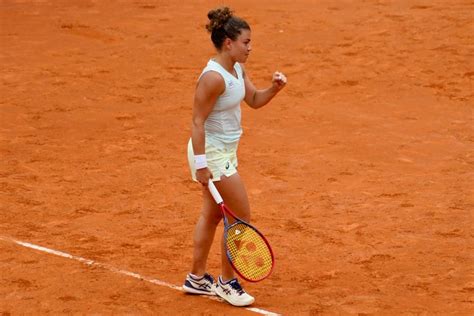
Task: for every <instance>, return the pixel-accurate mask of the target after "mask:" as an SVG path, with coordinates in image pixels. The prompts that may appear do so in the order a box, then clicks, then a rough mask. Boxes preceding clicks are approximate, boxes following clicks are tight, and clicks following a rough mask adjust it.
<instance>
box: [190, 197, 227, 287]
mask: <svg viewBox="0 0 474 316" xmlns="http://www.w3.org/2000/svg"><path fill="white" fill-rule="evenodd" d="M221 219H222V215H221V212H220V209H219V208H218V207H217V205H216V203H215V202H214V199H213V198H212V196H211V194H210V193H209V190H207V188H203V208H202V212H201V215H200V216H199V219H198V222H197V224H196V227H195V229H194V251H193V263H192V269H191V273H189V274H188V275H187V276H186V280H185V281H184V285H183V290H184V291H185V292H187V293H193V294H206V295H214V294H215V293H214V292H215V285H214V278H213V277H212V276H211V275H210V274H208V273H206V264H207V258H208V256H209V250H210V248H211V245H212V242H213V241H214V235H215V232H216V227H217V225H218V224H219V222H220V220H221Z"/></svg>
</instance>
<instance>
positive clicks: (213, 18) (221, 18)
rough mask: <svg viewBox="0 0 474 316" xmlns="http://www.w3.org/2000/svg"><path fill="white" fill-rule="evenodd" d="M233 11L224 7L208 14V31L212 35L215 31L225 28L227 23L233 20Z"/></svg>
mask: <svg viewBox="0 0 474 316" xmlns="http://www.w3.org/2000/svg"><path fill="white" fill-rule="evenodd" d="M232 13H233V12H232V11H231V10H230V9H229V8H228V7H222V8H218V9H214V10H211V11H209V12H208V13H207V17H208V18H209V24H208V25H206V29H207V30H208V31H209V32H211V33H212V31H213V30H216V29H219V28H221V27H223V26H224V25H225V24H226V23H227V21H229V20H230V18H232Z"/></svg>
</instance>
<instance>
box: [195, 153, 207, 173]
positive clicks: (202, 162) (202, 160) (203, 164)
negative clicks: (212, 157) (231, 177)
mask: <svg viewBox="0 0 474 316" xmlns="http://www.w3.org/2000/svg"><path fill="white" fill-rule="evenodd" d="M194 166H195V167H196V170H198V169H204V168H207V160H206V155H194Z"/></svg>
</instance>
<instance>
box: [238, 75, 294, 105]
mask: <svg viewBox="0 0 474 316" xmlns="http://www.w3.org/2000/svg"><path fill="white" fill-rule="evenodd" d="M244 81H245V98H244V100H245V103H247V104H248V105H249V106H250V107H252V108H254V109H258V108H260V107H262V106H264V105H265V104H267V103H268V102H270V100H271V99H272V98H273V97H274V96H275V95H277V93H278V92H279V91H280V90H281V89H283V88H284V87H285V85H286V82H287V79H286V76H285V75H284V74H283V73H281V72H279V71H276V72H275V73H273V76H272V86H271V87H269V88H267V89H261V90H258V89H257V88H255V86H254V85H253V83H252V81H251V80H250V78H249V76H248V75H247V73H246V72H245V70H244Z"/></svg>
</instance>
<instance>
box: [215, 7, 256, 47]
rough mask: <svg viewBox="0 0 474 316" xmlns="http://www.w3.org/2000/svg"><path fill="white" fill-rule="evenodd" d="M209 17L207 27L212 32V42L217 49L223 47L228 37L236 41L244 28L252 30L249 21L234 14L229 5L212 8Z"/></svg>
mask: <svg viewBox="0 0 474 316" xmlns="http://www.w3.org/2000/svg"><path fill="white" fill-rule="evenodd" d="M207 17H208V18H209V24H207V25H206V29H207V30H208V31H209V33H211V40H212V43H214V46H215V47H216V48H217V49H221V47H222V43H224V40H225V39H226V38H227V37H228V38H230V39H231V40H233V41H235V40H236V39H237V37H238V36H239V35H240V33H241V30H242V29H245V30H250V26H249V25H248V23H247V22H245V21H244V20H243V19H241V18H239V17H236V16H234V15H233V12H232V11H231V10H230V9H229V8H228V7H222V8H217V9H214V10H211V11H209V13H208V14H207Z"/></svg>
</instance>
